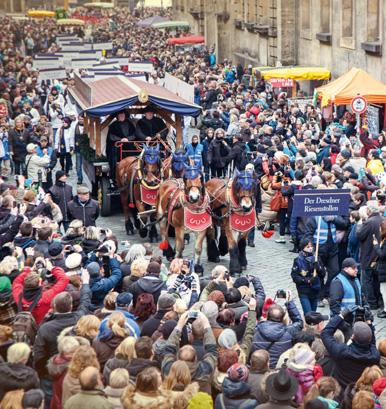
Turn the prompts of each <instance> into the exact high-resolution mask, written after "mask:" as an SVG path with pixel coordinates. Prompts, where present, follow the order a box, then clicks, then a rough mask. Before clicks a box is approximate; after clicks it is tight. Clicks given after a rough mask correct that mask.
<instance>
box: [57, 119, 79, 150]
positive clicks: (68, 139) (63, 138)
mask: <svg viewBox="0 0 386 409" xmlns="http://www.w3.org/2000/svg"><path fill="white" fill-rule="evenodd" d="M74 148H75V132H74V129H73V127H72V126H70V127H68V128H64V127H63V126H62V127H60V128H59V129H58V131H57V133H56V137H55V149H56V150H57V151H59V152H60V154H62V153H70V152H71V151H74Z"/></svg>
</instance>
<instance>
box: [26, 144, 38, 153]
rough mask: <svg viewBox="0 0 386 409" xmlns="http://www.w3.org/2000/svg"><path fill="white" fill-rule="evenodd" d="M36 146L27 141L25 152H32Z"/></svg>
mask: <svg viewBox="0 0 386 409" xmlns="http://www.w3.org/2000/svg"><path fill="white" fill-rule="evenodd" d="M37 147H38V146H37V145H35V144H34V143H29V144H28V145H27V148H26V149H27V153H32V152H34V151H35V149H36V148H37Z"/></svg>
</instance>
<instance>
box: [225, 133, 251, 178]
mask: <svg viewBox="0 0 386 409" xmlns="http://www.w3.org/2000/svg"><path fill="white" fill-rule="evenodd" d="M245 150H246V145H245V142H243V137H242V135H235V136H233V146H232V148H231V151H230V153H229V154H228V156H227V158H226V159H227V161H228V163H230V162H232V161H233V164H234V166H233V168H236V169H237V170H239V171H241V170H244V168H245V165H246V163H245V155H244V151H245Z"/></svg>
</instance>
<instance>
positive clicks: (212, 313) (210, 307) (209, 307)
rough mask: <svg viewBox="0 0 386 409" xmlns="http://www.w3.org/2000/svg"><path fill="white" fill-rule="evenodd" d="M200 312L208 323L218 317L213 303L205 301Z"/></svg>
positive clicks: (216, 308) (216, 307) (215, 305)
mask: <svg viewBox="0 0 386 409" xmlns="http://www.w3.org/2000/svg"><path fill="white" fill-rule="evenodd" d="M201 312H202V313H203V314H204V315H205V316H206V318H208V320H209V321H211V320H214V321H215V320H216V318H217V316H218V306H217V304H216V303H215V302H214V301H206V302H205V303H204V305H203V306H202V308H201Z"/></svg>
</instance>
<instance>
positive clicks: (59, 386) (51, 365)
mask: <svg viewBox="0 0 386 409" xmlns="http://www.w3.org/2000/svg"><path fill="white" fill-rule="evenodd" d="M70 361H71V359H70V358H65V357H63V356H62V355H60V354H58V355H55V356H53V357H52V358H51V359H50V360H49V361H48V364H47V370H48V374H49V375H50V377H51V378H52V380H53V384H52V398H51V404H50V409H62V407H63V406H62V394H63V381H64V377H65V376H66V374H67V370H68V366H69V364H70Z"/></svg>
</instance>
